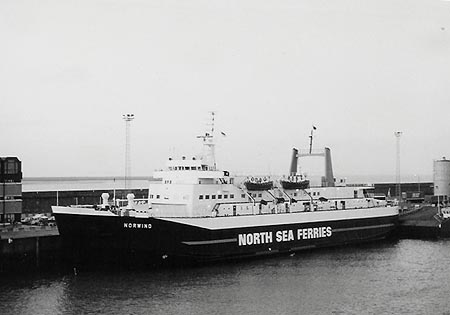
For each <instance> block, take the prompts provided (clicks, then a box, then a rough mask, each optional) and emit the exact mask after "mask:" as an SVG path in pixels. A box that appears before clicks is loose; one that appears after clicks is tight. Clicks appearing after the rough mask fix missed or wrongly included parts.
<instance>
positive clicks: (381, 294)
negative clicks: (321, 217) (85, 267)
mask: <svg viewBox="0 0 450 315" xmlns="http://www.w3.org/2000/svg"><path fill="white" fill-rule="evenodd" d="M449 265H450V240H440V241H420V240H400V241H396V242H386V243H380V244H372V245H364V246H357V247H345V248H338V249H326V250H316V251H310V252H303V253H297V254H296V255H295V256H292V257H290V256H286V257H276V258H270V259H260V260H249V261H240V262H237V263H223V264H220V265H210V266H202V267H195V268H186V269H164V270H153V271H139V272H136V271H134V272H124V271H123V272H118V271H116V272H112V271H109V272H103V273H99V272H95V273H94V272H84V273H83V272H82V273H79V274H78V275H77V276H74V275H59V274H41V275H32V276H30V275H28V276H20V277H6V278H5V277H4V276H2V277H0V314H5V315H6V314H450V272H449Z"/></svg>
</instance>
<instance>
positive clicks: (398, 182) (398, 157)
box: [394, 131, 402, 201]
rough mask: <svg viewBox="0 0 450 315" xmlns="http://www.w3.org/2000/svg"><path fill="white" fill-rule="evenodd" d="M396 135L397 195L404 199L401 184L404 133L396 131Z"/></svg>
mask: <svg viewBox="0 0 450 315" xmlns="http://www.w3.org/2000/svg"><path fill="white" fill-rule="evenodd" d="M394 135H395V137H396V138H397V170H396V182H397V186H396V188H397V189H396V190H397V191H396V195H397V196H398V198H399V200H400V201H401V200H402V189H401V186H400V181H401V179H400V136H401V135H402V132H401V131H396V132H394Z"/></svg>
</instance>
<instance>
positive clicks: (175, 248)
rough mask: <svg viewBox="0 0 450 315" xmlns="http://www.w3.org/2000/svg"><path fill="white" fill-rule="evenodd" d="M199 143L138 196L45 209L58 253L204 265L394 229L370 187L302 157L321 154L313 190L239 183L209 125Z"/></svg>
mask: <svg viewBox="0 0 450 315" xmlns="http://www.w3.org/2000/svg"><path fill="white" fill-rule="evenodd" d="M200 138H201V139H202V142H203V153H202V154H201V155H200V156H198V157H192V158H187V157H182V158H181V159H172V158H169V159H168V161H167V164H166V167H165V169H163V170H159V171H156V172H155V174H154V177H155V178H159V179H161V181H157V182H150V186H149V194H148V198H146V199H140V200H139V199H134V196H133V195H132V194H129V195H128V196H127V200H126V201H124V200H109V195H108V194H107V193H105V194H103V195H102V198H103V202H102V204H101V205H98V206H70V207H61V206H54V207H52V210H53V213H54V215H55V218H56V222H57V226H58V229H59V232H60V235H61V236H62V238H63V242H64V245H65V246H66V248H68V249H69V250H70V251H71V252H72V253H73V255H75V256H77V259H83V258H82V257H84V258H92V257H94V256H96V255H97V256H102V257H103V256H105V255H106V254H109V255H110V257H112V258H113V259H115V258H116V257H117V258H118V257H129V258H134V257H136V258H137V257H139V258H138V259H141V260H145V261H147V262H149V263H155V262H156V263H158V262H164V261H181V262H184V261H187V260H193V261H200V262H202V261H214V260H222V259H234V258H243V257H252V256H260V255H273V254H280V253H292V252H296V251H300V250H304V249H311V248H316V247H329V246H338V245H345V244H353V243H361V242H368V241H375V240H380V239H384V238H386V237H387V236H389V235H390V234H391V233H392V232H393V231H394V229H395V228H396V225H397V219H398V207H396V206H389V205H387V204H386V202H385V201H383V200H377V199H375V198H373V197H372V195H371V190H372V188H371V187H369V186H367V187H365V186H362V187H348V186H346V185H345V183H339V184H336V183H335V181H334V178H333V177H332V176H333V175H332V169H331V155H330V150H329V149H328V148H325V150H324V151H323V152H322V153H312V152H311V151H310V153H307V154H306V155H314V154H315V155H320V156H323V157H324V158H325V166H326V170H325V173H326V174H325V177H324V178H323V180H322V185H321V186H320V187H313V186H310V184H309V181H308V184H307V185H306V184H304V188H302V186H299V185H283V184H282V181H283V179H282V178H280V179H271V178H268V177H267V178H263V179H261V180H258V179H257V178H256V177H254V178H253V179H251V178H248V179H247V180H243V181H242V180H241V181H239V179H238V178H237V177H236V178H235V177H233V176H231V175H230V173H229V172H228V171H223V170H219V169H218V168H217V167H216V161H215V141H214V127H212V130H210V131H209V132H207V133H205V134H204V135H203V136H200ZM300 156H302V155H301V154H298V150H297V149H294V151H293V156H292V159H291V169H290V174H289V175H288V178H291V179H293V178H296V177H297V176H298V175H299V174H298V173H297V160H298V158H299V157H300ZM302 180H303V178H302ZM295 182H297V180H294V181H293V183H295Z"/></svg>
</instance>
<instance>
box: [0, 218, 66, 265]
mask: <svg viewBox="0 0 450 315" xmlns="http://www.w3.org/2000/svg"><path fill="white" fill-rule="evenodd" d="M60 250H61V239H60V236H59V232H58V228H57V227H56V226H8V227H0V273H1V272H7V271H10V270H20V269H22V270H23V268H27V270H30V269H41V267H44V268H45V267H49V266H51V265H52V264H53V263H56V262H57V261H58V260H59V257H58V256H59V253H60Z"/></svg>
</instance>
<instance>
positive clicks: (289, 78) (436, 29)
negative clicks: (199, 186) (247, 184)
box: [0, 0, 450, 178]
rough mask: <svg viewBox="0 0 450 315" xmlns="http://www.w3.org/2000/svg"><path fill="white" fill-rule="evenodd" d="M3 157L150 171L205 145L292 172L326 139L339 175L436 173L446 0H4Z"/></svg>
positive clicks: (103, 171) (238, 164)
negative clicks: (203, 141) (295, 156)
mask: <svg viewBox="0 0 450 315" xmlns="http://www.w3.org/2000/svg"><path fill="white" fill-rule="evenodd" d="M0 43H1V44H0V46H1V48H0V109H1V121H0V135H1V136H0V156H5V155H13V156H18V157H19V158H20V159H21V160H22V161H23V171H24V176H26V177H30V176H97V175H119V174H123V173H124V142H125V126H124V122H123V120H122V114H124V113H127V112H130V113H134V114H135V116H136V119H135V120H134V121H133V122H132V127H131V146H132V151H131V152H132V153H131V156H132V174H133V175H151V174H152V172H153V170H154V169H156V168H160V167H162V166H163V165H164V164H165V161H166V159H167V157H168V156H169V155H172V156H174V157H176V156H177V155H182V154H186V155H188V156H190V155H192V154H195V153H197V151H198V150H199V149H200V143H199V141H198V140H197V139H196V138H195V136H197V135H198V134H200V133H201V132H203V131H204V129H205V122H206V120H207V117H208V111H209V110H215V111H217V117H216V118H217V120H216V122H217V128H218V129H219V130H222V131H224V132H225V133H226V134H227V137H222V138H220V139H218V149H217V159H218V163H219V165H220V166H221V167H223V168H226V169H229V170H230V171H232V172H234V173H236V172H237V173H267V172H271V173H275V174H276V173H278V174H281V173H284V172H287V170H288V168H289V160H290V154H291V148H292V147H293V146H295V147H300V148H307V147H308V135H309V132H310V130H311V126H312V124H314V125H315V126H316V127H317V130H316V137H315V143H314V146H315V147H316V148H319V147H323V146H328V147H330V148H331V149H332V156H333V165H334V169H335V173H337V174H341V175H352V174H374V175H375V174H392V177H393V178H395V166H396V142H395V141H396V140H395V137H394V131H396V130H400V131H402V132H403V135H402V138H401V169H402V174H430V175H431V173H432V165H433V159H438V158H442V157H443V156H447V157H449V158H450V115H449V114H450V2H448V1H439V0H428V1H418V0H408V1H401V0H389V1H384V0H376V1H361V0H345V1H343V0H335V1H321V0H311V1H302V0H269V1H268V0H239V1H223V0H221V1H215V0H205V1H201V0H190V1H168V0H160V1H158V0H141V1H139V0H85V1H84V0H80V1H65V0H63V1H61V0H47V1H45V0H43V1H31V0H23V1H18V0H2V1H0Z"/></svg>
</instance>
